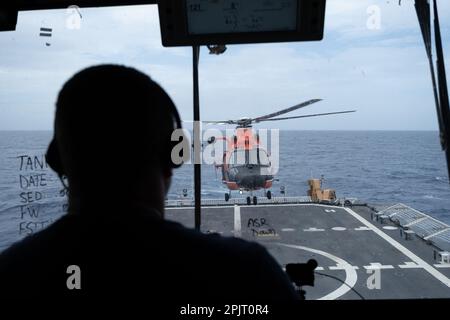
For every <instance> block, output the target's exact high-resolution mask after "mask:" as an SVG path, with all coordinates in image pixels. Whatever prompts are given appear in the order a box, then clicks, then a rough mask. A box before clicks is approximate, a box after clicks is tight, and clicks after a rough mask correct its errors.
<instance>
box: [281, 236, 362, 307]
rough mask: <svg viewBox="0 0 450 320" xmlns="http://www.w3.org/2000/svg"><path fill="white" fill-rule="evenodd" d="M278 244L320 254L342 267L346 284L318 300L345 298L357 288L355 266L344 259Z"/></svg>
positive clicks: (295, 247) (308, 249)
mask: <svg viewBox="0 0 450 320" xmlns="http://www.w3.org/2000/svg"><path fill="white" fill-rule="evenodd" d="M278 244H279V245H282V246H285V247H288V248H293V249H299V250H305V251H309V252H312V253H316V254H320V255H322V256H324V257H326V258H328V259H331V260H333V261H335V262H336V265H339V266H342V269H343V270H344V271H345V281H344V282H345V284H342V285H341V286H340V287H339V288H337V289H336V290H334V291H333V292H330V293H329V294H327V295H325V296H323V297H322V298H319V299H317V300H335V299H337V298H339V297H341V296H343V295H344V294H346V293H347V292H349V291H350V290H351V289H352V288H353V287H354V286H355V284H356V281H357V280H358V274H357V273H356V270H355V269H354V268H353V266H352V265H351V264H349V263H348V262H347V261H345V260H344V259H341V258H339V257H336V256H334V255H332V254H331V253H328V252H325V251H321V250H317V249H312V248H308V247H303V246H297V245H292V244H285V243H278Z"/></svg>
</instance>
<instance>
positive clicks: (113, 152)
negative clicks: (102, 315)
mask: <svg viewBox="0 0 450 320" xmlns="http://www.w3.org/2000/svg"><path fill="white" fill-rule="evenodd" d="M178 127H181V121H180V119H179V115H178V113H177V110H176V108H175V106H174V104H173V102H172V101H171V99H170V98H169V96H168V95H167V94H166V93H165V91H164V90H163V89H162V88H161V87H160V86H159V85H158V84H156V83H155V82H153V81H152V80H151V79H150V78H149V77H148V76H146V75H145V74H143V73H141V72H139V71H137V70H135V69H132V68H127V67H123V66H115V65H102V66H95V67H91V68H88V69H85V70H83V71H81V72H79V73H78V74H76V75H75V76H74V77H73V78H71V79H70V80H69V81H68V82H67V83H66V84H65V85H64V87H63V88H62V90H61V92H60V93H59V96H58V100H57V103H56V115H55V128H54V129H55V131H54V139H53V141H52V142H51V144H50V146H49V150H48V152H47V161H48V162H49V164H50V166H51V167H52V168H53V169H54V170H55V171H57V173H58V174H59V175H60V176H62V175H64V176H66V177H67V180H68V188H69V210H68V213H67V214H65V215H64V216H63V217H61V218H60V219H59V220H57V221H56V222H54V223H53V224H52V225H51V226H49V227H48V228H46V229H45V230H43V231H41V232H38V233H36V234H34V235H32V236H29V237H27V238H25V239H24V240H22V241H20V242H18V243H16V244H15V245H13V246H12V247H10V248H9V249H7V250H6V251H5V252H3V253H2V254H1V255H0V291H2V294H12V293H14V292H15V293H20V294H21V295H25V296H27V297H29V296H30V295H33V294H42V293H44V292H45V293H55V294H58V295H62V294H68V295H74V294H75V295H83V294H86V295H93V296H99V295H102V296H105V295H107V296H113V297H116V298H117V297H122V296H124V297H129V296H133V295H140V296H141V297H150V296H154V297H157V298H158V299H161V301H164V300H165V301H168V300H170V301H205V300H208V301H218V300H221V299H226V300H233V299H238V300H242V299H250V300H253V299H263V300H274V299H275V300H276V299H280V300H291V299H295V298H296V294H295V292H294V290H293V287H292V286H291V283H290V282H289V280H288V278H287V276H286V275H285V274H284V272H283V271H282V270H281V268H280V267H279V265H278V264H277V263H276V262H275V260H274V259H273V258H272V257H271V256H270V255H269V254H268V252H267V251H266V250H265V249H264V248H263V247H262V246H260V245H258V244H256V243H251V242H247V241H244V240H241V239H236V238H226V237H221V236H218V235H205V234H202V233H200V232H197V231H194V230H191V229H188V228H185V227H183V226H182V225H180V224H178V223H175V222H170V221H167V220H164V198H165V195H166V193H167V191H168V189H169V185H170V181H171V176H172V170H173V168H175V167H177V165H175V164H174V163H173V162H172V160H171V151H172V148H173V146H174V144H175V142H171V134H172V132H173V130H174V129H176V128H178ZM71 265H76V266H79V267H80V270H81V273H80V275H81V289H79V290H78V289H72V290H69V289H68V287H67V279H68V277H69V276H70V275H71V274H72V273H71V274H68V273H67V268H68V266H71ZM72 280H73V279H72ZM69 282H70V281H69ZM71 284H72V285H73V284H74V282H71ZM149 301H150V302H151V300H149Z"/></svg>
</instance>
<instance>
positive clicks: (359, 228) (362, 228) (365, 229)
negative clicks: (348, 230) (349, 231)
mask: <svg viewBox="0 0 450 320" xmlns="http://www.w3.org/2000/svg"><path fill="white" fill-rule="evenodd" d="M353 230H355V231H369V230H371V229H370V228H368V227H365V226H362V227H358V228H354V229H353Z"/></svg>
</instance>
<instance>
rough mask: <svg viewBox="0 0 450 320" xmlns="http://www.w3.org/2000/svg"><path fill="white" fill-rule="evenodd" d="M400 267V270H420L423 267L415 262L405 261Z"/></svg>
mask: <svg viewBox="0 0 450 320" xmlns="http://www.w3.org/2000/svg"><path fill="white" fill-rule="evenodd" d="M398 267H399V268H400V269H420V268H422V266H420V265H418V264H417V263H415V262H412V261H405V263H404V264H399V265H398Z"/></svg>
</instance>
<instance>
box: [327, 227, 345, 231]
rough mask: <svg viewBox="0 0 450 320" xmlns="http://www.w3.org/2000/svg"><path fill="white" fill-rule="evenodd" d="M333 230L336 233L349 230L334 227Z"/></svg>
mask: <svg viewBox="0 0 450 320" xmlns="http://www.w3.org/2000/svg"><path fill="white" fill-rule="evenodd" d="M331 230H334V231H345V230H347V228H344V227H333V228H331Z"/></svg>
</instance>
